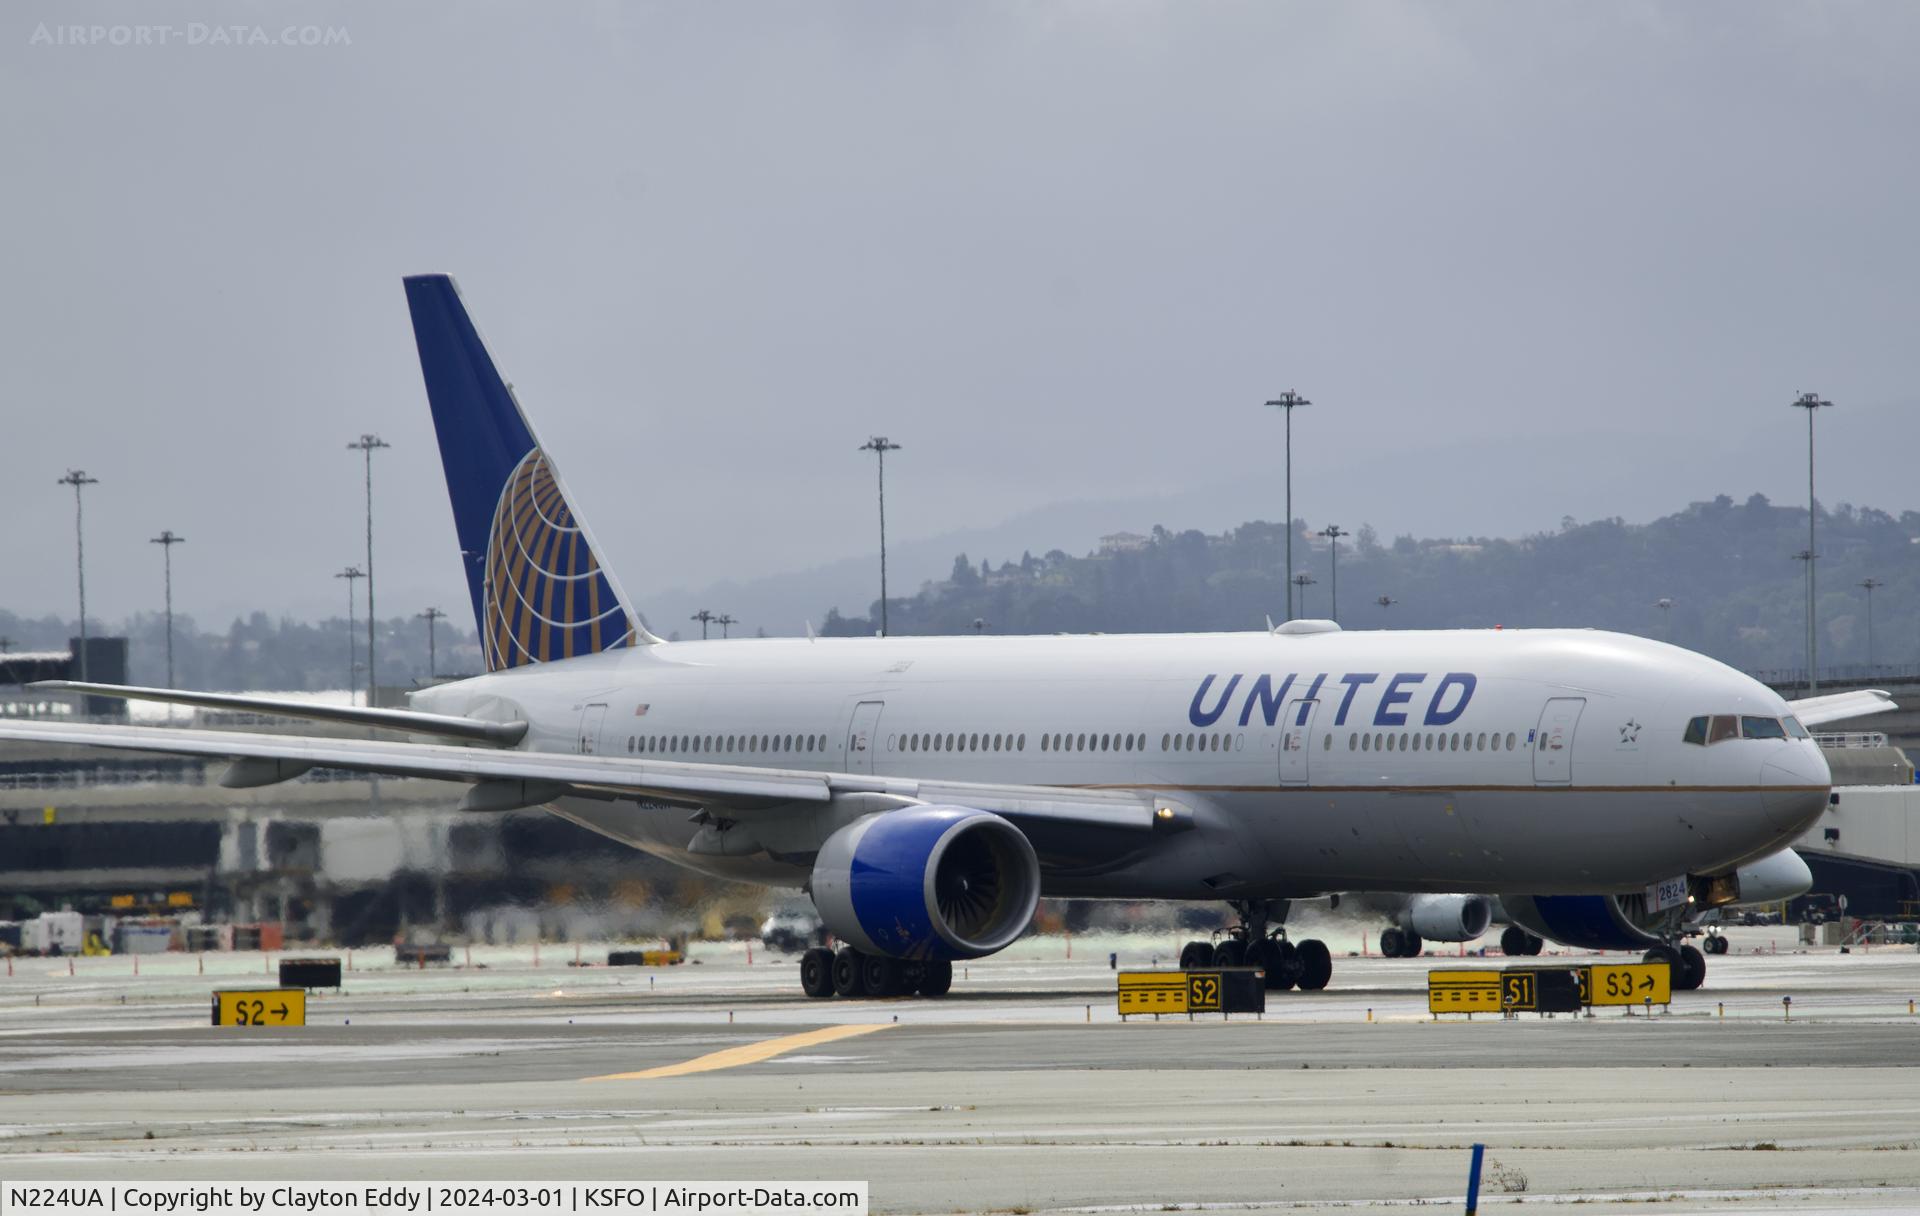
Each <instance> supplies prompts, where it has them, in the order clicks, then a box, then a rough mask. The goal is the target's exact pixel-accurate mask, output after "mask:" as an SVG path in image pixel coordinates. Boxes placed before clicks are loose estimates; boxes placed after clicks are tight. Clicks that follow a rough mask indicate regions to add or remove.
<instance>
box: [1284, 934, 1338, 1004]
mask: <svg viewBox="0 0 1920 1216" xmlns="http://www.w3.org/2000/svg"><path fill="white" fill-rule="evenodd" d="M1293 960H1294V964H1295V969H1296V970H1297V971H1298V973H1299V974H1298V977H1297V979H1296V982H1297V983H1298V984H1299V985H1300V991H1302V992H1318V991H1320V990H1321V989H1322V988H1325V987H1326V986H1327V981H1328V980H1331V979H1332V978H1333V952H1332V951H1330V950H1328V949H1327V944H1326V943H1325V942H1323V941H1319V940H1317V939H1315V938H1308V939H1307V940H1306V941H1304V942H1301V943H1300V944H1299V945H1298V946H1295V947H1294V950H1293Z"/></svg>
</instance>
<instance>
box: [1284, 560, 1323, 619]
mask: <svg viewBox="0 0 1920 1216" xmlns="http://www.w3.org/2000/svg"><path fill="white" fill-rule="evenodd" d="M1318 581H1319V580H1318V579H1316V578H1314V577H1313V575H1311V574H1308V573H1307V572H1306V571H1305V570H1302V571H1301V572H1300V573H1298V574H1296V575H1294V576H1293V586H1295V587H1298V588H1300V615H1301V616H1305V615H1307V588H1309V587H1311V586H1313V585H1314V584H1315V583H1316V582H1318ZM1288 598H1289V603H1288V605H1287V612H1288V616H1287V619H1288V620H1292V619H1293V616H1292V612H1293V605H1292V603H1291V598H1292V597H1288Z"/></svg>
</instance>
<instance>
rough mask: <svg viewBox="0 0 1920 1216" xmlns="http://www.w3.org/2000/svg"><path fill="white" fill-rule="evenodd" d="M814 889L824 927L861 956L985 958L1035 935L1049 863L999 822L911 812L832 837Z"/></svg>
mask: <svg viewBox="0 0 1920 1216" xmlns="http://www.w3.org/2000/svg"><path fill="white" fill-rule="evenodd" d="M811 890H812V893H813V906H814V908H815V909H817V910H818V911H819V913H820V919H821V920H822V921H824V922H825V923H826V926H827V928H828V929H829V930H831V931H832V932H833V935H834V936H835V937H838V938H839V939H840V940H842V941H844V942H846V943H847V944H848V945H850V946H852V947H853V948H855V949H856V950H863V951H865V952H867V953H869V954H884V955H888V956H890V957H892V958H905V959H948V960H951V959H964V958H979V957H980V956H981V955H984V954H992V953H993V952H994V951H996V950H1001V949H1004V948H1006V947H1007V946H1008V945H1011V944H1012V942H1013V941H1014V939H1015V938H1017V937H1019V936H1020V935H1021V934H1022V933H1024V932H1026V928H1027V925H1028V924H1029V923H1030V922H1032V920H1033V910H1034V908H1035V907H1037V906H1038V905H1039V903H1040V860H1039V858H1038V857H1036V856H1035V855H1034V851H1033V846H1032V845H1031V844H1029V843H1028V842H1027V838H1026V836H1025V835H1024V834H1023V833H1022V832H1021V831H1020V829H1019V828H1016V827H1014V826H1013V824H1011V823H1009V822H1007V821H1006V820H1005V819H1002V818H1001V817H1000V816H998V815H995V814H991V813H989V812H987V811H978V810H973V809H971V808H969V807H962V806H914V807H904V808H902V809H900V810H897V811H882V812H880V813H879V814H875V815H868V816H866V817H864V818H862V819H856V820H855V821H854V822H852V823H850V824H848V825H847V826H846V827H844V828H841V829H840V830H839V831H837V832H835V833H834V834H833V835H831V836H829V837H827V842H826V844H825V845H823V846H821V849H820V854H819V856H818V857H817V858H816V859H815V860H814V863H813V882H812V887H811Z"/></svg>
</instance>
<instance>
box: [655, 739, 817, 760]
mask: <svg viewBox="0 0 1920 1216" xmlns="http://www.w3.org/2000/svg"><path fill="white" fill-rule="evenodd" d="M627 750H628V751H630V752H633V753H634V754H636V755H641V756H669V755H674V754H677V753H687V754H697V753H709V754H715V753H722V752H734V753H739V752H746V753H748V754H750V755H751V754H753V753H756V752H787V753H789V754H792V753H797V752H824V751H826V750H827V737H826V736H825V735H628V736H627Z"/></svg>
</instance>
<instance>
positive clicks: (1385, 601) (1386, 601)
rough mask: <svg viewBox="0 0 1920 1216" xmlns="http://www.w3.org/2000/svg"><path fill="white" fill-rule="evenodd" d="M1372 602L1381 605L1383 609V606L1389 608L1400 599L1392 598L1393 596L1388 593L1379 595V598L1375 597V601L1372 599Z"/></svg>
mask: <svg viewBox="0 0 1920 1216" xmlns="http://www.w3.org/2000/svg"><path fill="white" fill-rule="evenodd" d="M1373 602H1374V603H1376V604H1378V605H1380V607H1381V608H1383V609H1385V608H1391V607H1393V606H1394V605H1395V604H1397V603H1399V602H1400V601H1399V600H1396V599H1394V598H1393V597H1392V596H1390V595H1383V596H1381V597H1380V598H1379V599H1377V600H1375V601H1373Z"/></svg>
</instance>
